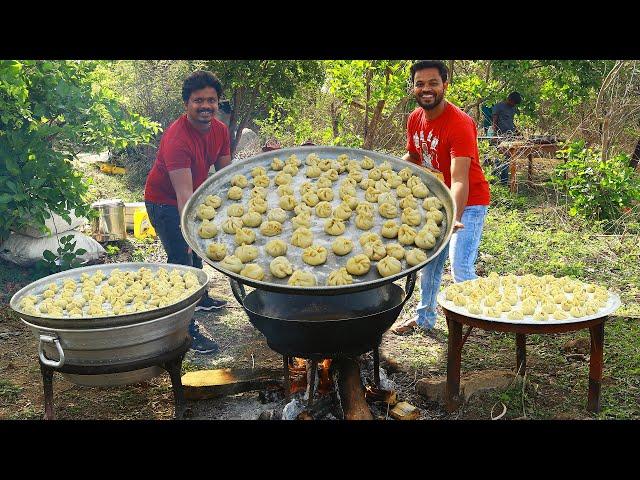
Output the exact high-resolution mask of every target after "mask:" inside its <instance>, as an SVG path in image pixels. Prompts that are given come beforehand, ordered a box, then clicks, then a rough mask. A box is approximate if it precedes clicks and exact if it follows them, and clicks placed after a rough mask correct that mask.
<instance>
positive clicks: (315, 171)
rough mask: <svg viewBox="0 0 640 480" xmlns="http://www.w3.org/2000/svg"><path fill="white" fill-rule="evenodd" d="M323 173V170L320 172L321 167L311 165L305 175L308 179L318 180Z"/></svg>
mask: <svg viewBox="0 0 640 480" xmlns="http://www.w3.org/2000/svg"><path fill="white" fill-rule="evenodd" d="M321 173H322V170H320V167H319V166H318V165H309V166H308V167H307V169H306V170H305V175H306V176H307V178H318V177H319V176H320V174H321Z"/></svg>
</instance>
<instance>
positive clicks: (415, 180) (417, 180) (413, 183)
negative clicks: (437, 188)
mask: <svg viewBox="0 0 640 480" xmlns="http://www.w3.org/2000/svg"><path fill="white" fill-rule="evenodd" d="M421 183H423V182H422V179H421V178H420V177H418V176H417V175H411V178H410V179H409V180H407V187H409V188H413V187H415V186H416V185H420V184H421Z"/></svg>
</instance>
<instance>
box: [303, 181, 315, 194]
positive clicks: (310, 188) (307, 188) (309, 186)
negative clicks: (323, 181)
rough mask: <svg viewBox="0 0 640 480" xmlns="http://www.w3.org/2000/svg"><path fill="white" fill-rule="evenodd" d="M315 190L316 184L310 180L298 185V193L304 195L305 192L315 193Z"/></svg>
mask: <svg viewBox="0 0 640 480" xmlns="http://www.w3.org/2000/svg"><path fill="white" fill-rule="evenodd" d="M317 190H318V189H317V188H316V186H315V185H314V184H313V183H311V182H304V183H303V184H302V185H300V195H304V194H305V193H309V192H313V193H316V191H317Z"/></svg>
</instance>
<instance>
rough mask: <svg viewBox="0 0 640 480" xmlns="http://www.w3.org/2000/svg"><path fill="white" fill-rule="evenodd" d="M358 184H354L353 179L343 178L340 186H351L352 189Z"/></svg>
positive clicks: (354, 180)
mask: <svg viewBox="0 0 640 480" xmlns="http://www.w3.org/2000/svg"><path fill="white" fill-rule="evenodd" d="M358 183H359V182H356V179H355V178H351V177H345V178H344V179H343V180H342V183H341V184H340V186H344V185H351V186H352V187H355V186H357V185H358Z"/></svg>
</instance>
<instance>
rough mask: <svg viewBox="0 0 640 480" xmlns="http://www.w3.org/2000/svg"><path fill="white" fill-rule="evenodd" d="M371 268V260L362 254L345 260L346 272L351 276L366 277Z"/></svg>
mask: <svg viewBox="0 0 640 480" xmlns="http://www.w3.org/2000/svg"><path fill="white" fill-rule="evenodd" d="M370 268H371V260H369V257H367V256H366V255H364V254H362V253H361V254H358V255H355V256H354V257H351V258H350V259H349V260H347V266H346V269H347V272H349V273H350V274H351V275H366V274H367V273H368V272H369V269H370Z"/></svg>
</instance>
